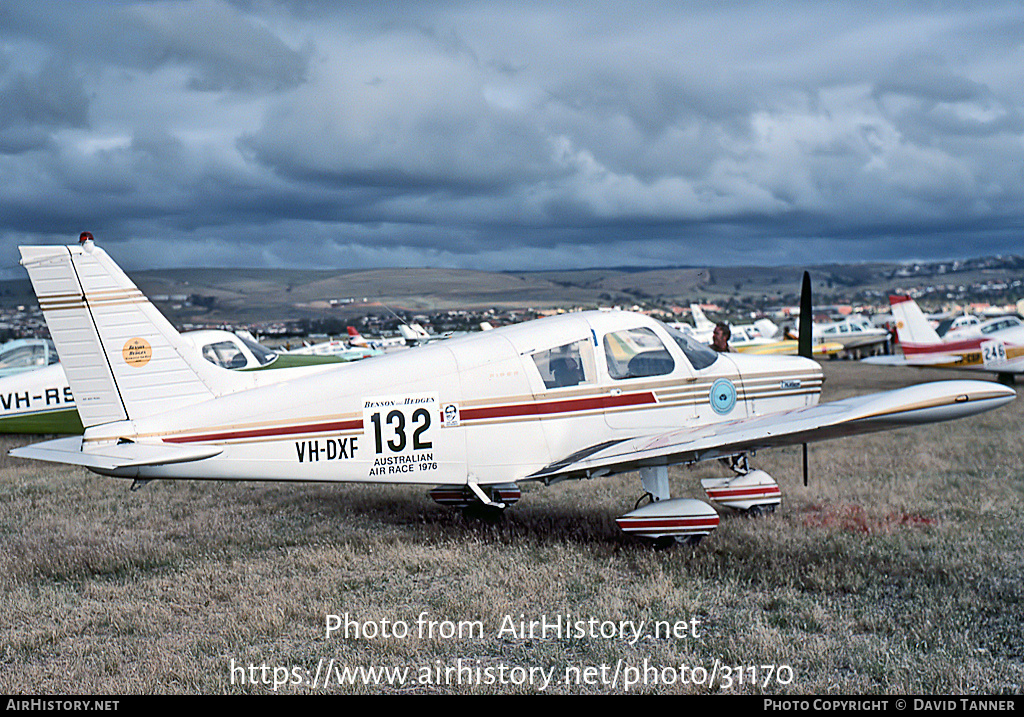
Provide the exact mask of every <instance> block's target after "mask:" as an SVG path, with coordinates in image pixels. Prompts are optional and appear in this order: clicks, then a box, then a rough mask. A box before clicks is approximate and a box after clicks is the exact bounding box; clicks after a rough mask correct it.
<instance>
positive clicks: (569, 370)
mask: <svg viewBox="0 0 1024 717" xmlns="http://www.w3.org/2000/svg"><path fill="white" fill-rule="evenodd" d="M592 356H593V354H592V353H591V352H590V351H589V350H588V347H587V341H585V340H583V341H574V342H573V343H571V344H565V345H564V346H556V347H555V348H553V349H549V350H547V351H538V352H537V353H535V354H533V362H534V363H535V364H536V365H537V370H538V371H540V377H541V379H542V380H543V381H544V388H565V387H566V386H578V385H579V384H581V383H590V382H591V381H593V380H594V367H593V365H592V364H593V359H592Z"/></svg>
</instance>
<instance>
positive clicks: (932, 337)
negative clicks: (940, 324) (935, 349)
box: [889, 296, 942, 345]
mask: <svg viewBox="0 0 1024 717" xmlns="http://www.w3.org/2000/svg"><path fill="white" fill-rule="evenodd" d="M889 304H890V306H891V307H892V319H893V321H894V322H895V324H896V335H897V337H898V338H899V340H900V343H901V344H918V345H921V344H925V345H927V344H941V343H942V339H940V338H939V335H938V334H937V333H935V329H933V328H932V326H931V324H929V323H928V319H926V318H925V315H924V312H923V311H921V307H920V306H918V305H917V302H916V301H914V300H913V299H911V298H910V297H909V296H890V297H889Z"/></svg>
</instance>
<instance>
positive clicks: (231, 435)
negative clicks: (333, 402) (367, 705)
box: [163, 419, 363, 443]
mask: <svg viewBox="0 0 1024 717" xmlns="http://www.w3.org/2000/svg"><path fill="white" fill-rule="evenodd" d="M362 428H363V421H362V419H360V420H358V421H328V422H326V423H310V424H305V425H301V426H275V427H274V428H254V429H252V430H249V431H223V432H220V433H202V434H198V435H195V436H170V437H168V438H164V439H163V441H164V443H201V442H203V441H233V440H237V439H239V438H267V437H270V436H291V435H295V434H297V433H324V432H327V431H352V430H357V429H358V430H362Z"/></svg>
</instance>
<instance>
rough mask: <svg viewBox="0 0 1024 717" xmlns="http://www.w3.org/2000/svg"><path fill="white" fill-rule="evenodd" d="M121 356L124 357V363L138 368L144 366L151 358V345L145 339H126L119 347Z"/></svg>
mask: <svg viewBox="0 0 1024 717" xmlns="http://www.w3.org/2000/svg"><path fill="white" fill-rule="evenodd" d="M121 356H123V357H124V362H125V363H126V364H128V365H129V366H135V367H136V368H139V367H142V366H145V365H146V364H147V363H149V360H150V359H151V358H153V347H152V346H150V345H149V342H148V341H146V339H140V338H134V339H128V342H127V343H125V345H124V348H123V349H121Z"/></svg>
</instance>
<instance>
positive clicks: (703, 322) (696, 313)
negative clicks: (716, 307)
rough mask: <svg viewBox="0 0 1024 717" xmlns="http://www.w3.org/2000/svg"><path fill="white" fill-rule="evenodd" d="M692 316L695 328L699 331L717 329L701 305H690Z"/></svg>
mask: <svg viewBox="0 0 1024 717" xmlns="http://www.w3.org/2000/svg"><path fill="white" fill-rule="evenodd" d="M690 314H691V315H692V316H693V326H694V328H695V329H697V331H710V330H711V329H713V328H715V323H714V322H713V321H712V320H711V319H709V318H708V317H707V316H706V315H705V314H704V309H702V308H700V304H690Z"/></svg>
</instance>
